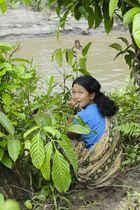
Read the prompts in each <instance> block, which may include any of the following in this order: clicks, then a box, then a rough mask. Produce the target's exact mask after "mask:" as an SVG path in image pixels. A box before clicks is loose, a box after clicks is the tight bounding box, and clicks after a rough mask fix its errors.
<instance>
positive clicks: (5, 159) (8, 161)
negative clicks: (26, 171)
mask: <svg viewBox="0 0 140 210" xmlns="http://www.w3.org/2000/svg"><path fill="white" fill-rule="evenodd" d="M1 162H2V164H3V165H5V166H6V167H7V168H10V169H12V166H13V162H12V160H11V159H10V158H9V157H8V156H7V155H5V154H4V157H3V159H2V160H1Z"/></svg>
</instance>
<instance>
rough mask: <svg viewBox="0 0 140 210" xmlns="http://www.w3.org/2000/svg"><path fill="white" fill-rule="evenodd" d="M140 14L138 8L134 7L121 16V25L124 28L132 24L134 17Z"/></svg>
mask: <svg viewBox="0 0 140 210" xmlns="http://www.w3.org/2000/svg"><path fill="white" fill-rule="evenodd" d="M138 12H140V7H134V8H132V9H130V10H128V12H127V13H125V15H124V16H123V23H124V25H125V26H127V25H129V24H131V23H132V21H133V18H134V16H135V15H136V14H137V13H138Z"/></svg>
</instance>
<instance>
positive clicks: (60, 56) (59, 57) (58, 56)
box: [52, 49, 63, 66]
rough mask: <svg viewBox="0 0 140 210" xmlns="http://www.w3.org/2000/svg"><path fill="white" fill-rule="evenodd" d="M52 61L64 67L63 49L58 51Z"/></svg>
mask: <svg viewBox="0 0 140 210" xmlns="http://www.w3.org/2000/svg"><path fill="white" fill-rule="evenodd" d="M52 59H53V60H54V59H55V61H56V63H57V64H58V66H61V65H62V62H63V53H62V49H57V50H56V51H55V52H54V54H53V57H52Z"/></svg>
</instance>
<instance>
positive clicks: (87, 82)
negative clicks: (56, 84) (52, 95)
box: [72, 75, 118, 117]
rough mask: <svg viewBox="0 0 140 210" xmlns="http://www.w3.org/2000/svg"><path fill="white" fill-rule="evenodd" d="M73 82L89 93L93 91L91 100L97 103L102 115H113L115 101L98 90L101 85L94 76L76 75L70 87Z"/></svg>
mask: <svg viewBox="0 0 140 210" xmlns="http://www.w3.org/2000/svg"><path fill="white" fill-rule="evenodd" d="M74 84H78V85H81V86H83V87H84V88H85V89H86V90H87V91H88V92H89V93H95V97H94V99H93V101H94V103H96V104H97V107H98V109H99V111H100V113H101V114H102V115H103V116H106V117H110V116H113V115H115V114H116V112H117V111H118V106H117V105H116V103H115V102H114V101H113V100H111V99H110V98H109V97H108V96H105V94H104V93H102V92H100V89H101V85H100V83H99V82H98V81H97V80H96V79H95V78H94V77H92V76H90V75H85V76H80V77H77V78H76V79H75V80H74V82H73V84H72V87H73V85H74Z"/></svg>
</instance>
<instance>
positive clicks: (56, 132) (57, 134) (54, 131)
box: [43, 126, 60, 139]
mask: <svg viewBox="0 0 140 210" xmlns="http://www.w3.org/2000/svg"><path fill="white" fill-rule="evenodd" d="M43 130H45V131H46V132H49V133H51V134H52V135H53V136H56V137H57V138H58V139H59V138H60V132H59V131H58V130H57V129H55V128H53V127H52V126H45V127H43Z"/></svg>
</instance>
